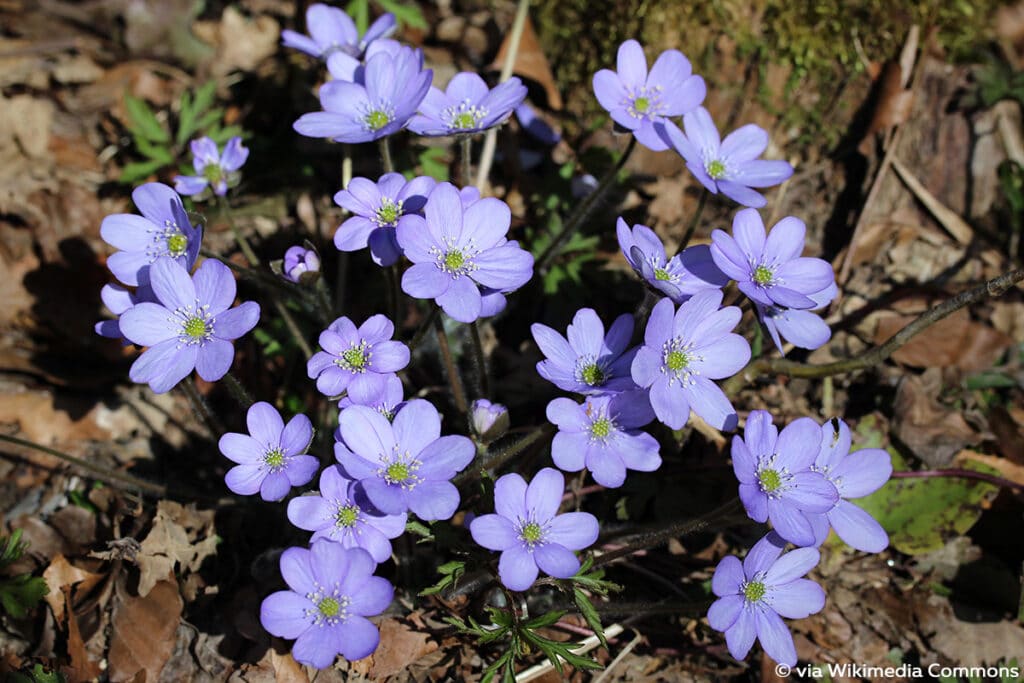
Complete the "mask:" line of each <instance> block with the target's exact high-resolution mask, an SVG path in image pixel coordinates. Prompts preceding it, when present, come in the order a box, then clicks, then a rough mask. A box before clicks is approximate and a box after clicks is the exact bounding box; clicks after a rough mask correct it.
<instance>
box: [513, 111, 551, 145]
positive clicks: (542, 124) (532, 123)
mask: <svg viewBox="0 0 1024 683" xmlns="http://www.w3.org/2000/svg"><path fill="white" fill-rule="evenodd" d="M516 118H517V119H519V126H520V127H521V128H522V129H523V130H524V131H526V133H527V134H528V135H529V136H530V137H532V138H533V139H534V140H536V141H537V142H540V143H541V144H544V145H549V146H550V145H554V144H557V143H558V141H559V140H561V139H562V136H561V134H560V133H559V132H558V131H556V130H555V129H554V128H552V127H551V126H550V125H549V124H548V122H547V121H545V120H544V119H542V118H541V117H540V116H538V115H537V112H536V111H535V110H534V109H533V107H532V106H530V103H529V102H526V101H523V102H522V103H521V104H520V105H519V106H518V107H516Z"/></svg>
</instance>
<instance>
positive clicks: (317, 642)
mask: <svg viewBox="0 0 1024 683" xmlns="http://www.w3.org/2000/svg"><path fill="white" fill-rule="evenodd" d="M307 602H308V601H307ZM334 631H335V629H334V628H331V627H329V626H328V627H326V628H309V629H307V630H305V631H303V632H302V633H301V634H300V635H299V637H298V638H297V639H296V640H295V644H294V645H293V646H292V657H294V658H295V661H297V662H299V663H300V664H306V665H308V666H312V667H314V668H317V669H326V668H327V667H329V666H331V665H332V664H333V663H334V660H335V659H336V658H337V656H338V648H339V644H340V643H339V642H338V638H337V637H336V636H335V633H334Z"/></svg>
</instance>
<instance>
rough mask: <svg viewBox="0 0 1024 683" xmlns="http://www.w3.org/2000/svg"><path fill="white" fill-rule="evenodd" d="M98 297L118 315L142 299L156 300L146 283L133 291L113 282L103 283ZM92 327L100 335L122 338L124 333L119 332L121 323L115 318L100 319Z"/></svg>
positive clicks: (151, 289)
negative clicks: (109, 283)
mask: <svg viewBox="0 0 1024 683" xmlns="http://www.w3.org/2000/svg"><path fill="white" fill-rule="evenodd" d="M100 299H102V301H103V304H104V305H105V306H106V307H107V308H108V309H109V310H110V312H111V313H113V314H114V315H116V316H120V315H121V314H122V313H124V312H125V311H127V310H128V309H129V308H131V307H132V306H134V305H135V304H138V303H142V302H143V301H156V294H154V293H153V288H152V287H150V286H148V285H143V286H140V287H138V288H137V289H136V290H135V291H134V292H133V291H131V290H129V289H125V288H124V287H122V286H121V285H117V284H113V285H103V289H101V290H100ZM93 329H94V330H95V331H96V334H98V335H100V336H101V337H108V338H110V339H124V335H123V334H122V333H121V324H120V322H119V321H118V320H117V319H114V320H101V321H99V322H98V323H96V325H95V326H94V327H93Z"/></svg>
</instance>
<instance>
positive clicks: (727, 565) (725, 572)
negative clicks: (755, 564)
mask: <svg viewBox="0 0 1024 683" xmlns="http://www.w3.org/2000/svg"><path fill="white" fill-rule="evenodd" d="M745 580H746V577H745V576H744V575H743V563H741V562H740V560H739V558H738V557H736V556H734V555H726V556H725V557H723V558H722V559H721V561H719V563H718V566H717V567H715V573H714V575H713V576H712V577H711V592H713V593H714V594H715V595H717V596H718V597H720V598H723V597H725V596H727V595H735V594H737V593H739V592H740V585H741V584H742V583H743V582H744V581H745ZM731 625H732V624H731V623H730V624H727V625H726V626H724V627H722V628H718V627H717V626H714V625H712V628H714V629H715V630H717V631H724V630H725V629H726V628H728V627H729V626H731Z"/></svg>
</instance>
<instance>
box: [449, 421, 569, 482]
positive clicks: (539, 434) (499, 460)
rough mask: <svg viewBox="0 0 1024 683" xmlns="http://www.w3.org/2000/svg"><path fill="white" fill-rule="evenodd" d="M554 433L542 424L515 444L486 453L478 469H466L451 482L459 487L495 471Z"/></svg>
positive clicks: (548, 426) (550, 428)
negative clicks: (484, 473) (490, 471)
mask: <svg viewBox="0 0 1024 683" xmlns="http://www.w3.org/2000/svg"><path fill="white" fill-rule="evenodd" d="M554 432H555V426H554V425H552V424H547V423H545V424H543V425H541V426H539V427H537V428H536V429H534V430H533V431H532V432H530V433H529V434H527V435H526V436H524V437H523V438H521V439H519V441H516V442H515V443H513V444H511V445H509V446H507V447H505V448H503V449H501V450H499V451H495V452H493V453H488V454H487V455H486V456H484V458H483V461H482V462H481V463H480V467H479V468H472V469H466V470H464V471H463V472H462V473H461V474H459V475H458V476H457V477H455V479H453V480H452V482H453V483H454V484H455V485H456V486H461V485H463V484H465V483H467V482H470V481H473V480H475V479H478V478H479V477H480V475H481V474H482V473H483V472H484V471H486V470H494V471H497V470H499V469H501V468H502V467H503V466H504V465H505V464H506V463H507V462H509V461H510V460H511V459H512V458H514V457H516V456H517V455H519V454H520V453H522V452H523V451H525V450H526V449H527V448H529V447H530V446H532V445H533V444H535V443H537V442H538V441H540V440H541V439H543V438H545V437H548V436H551V435H552V434H553V433H554Z"/></svg>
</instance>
